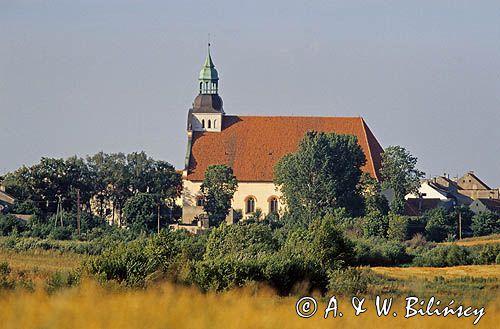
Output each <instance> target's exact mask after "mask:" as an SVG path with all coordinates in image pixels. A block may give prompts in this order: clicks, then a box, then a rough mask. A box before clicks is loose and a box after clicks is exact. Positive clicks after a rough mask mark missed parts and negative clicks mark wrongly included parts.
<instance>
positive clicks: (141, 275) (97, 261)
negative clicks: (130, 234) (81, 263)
mask: <svg viewBox="0 0 500 329" xmlns="http://www.w3.org/2000/svg"><path fill="white" fill-rule="evenodd" d="M144 245H145V243H144V241H142V240H138V241H134V242H131V243H128V244H125V243H120V244H118V245H117V246H115V247H113V248H110V249H107V250H105V251H104V252H103V253H102V255H100V256H96V257H93V258H91V259H89V260H88V261H87V263H86V265H85V269H86V271H87V272H88V273H90V274H93V275H96V276H97V277H98V278H99V279H105V280H115V281H117V282H119V283H124V284H126V285H127V286H130V287H140V286H143V285H144V282H145V281H144V280H145V278H146V276H147V275H148V274H150V273H152V272H153V269H152V268H150V267H149V264H150V262H149V259H148V257H147V256H146V254H145V252H144Z"/></svg>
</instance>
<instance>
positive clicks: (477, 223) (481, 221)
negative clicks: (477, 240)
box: [471, 211, 500, 236]
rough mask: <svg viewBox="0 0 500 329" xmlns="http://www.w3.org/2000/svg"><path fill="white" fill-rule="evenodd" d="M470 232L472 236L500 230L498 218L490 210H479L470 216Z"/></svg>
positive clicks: (499, 219)
mask: <svg viewBox="0 0 500 329" xmlns="http://www.w3.org/2000/svg"><path fill="white" fill-rule="evenodd" d="M471 228H472V233H473V234H474V236H481V235H488V234H493V233H499V232H500V218H499V217H498V215H496V214H494V213H492V212H489V211H488V212H480V213H479V214H477V215H474V216H473V217H472V225H471Z"/></svg>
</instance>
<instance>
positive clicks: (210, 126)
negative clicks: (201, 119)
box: [208, 120, 212, 128]
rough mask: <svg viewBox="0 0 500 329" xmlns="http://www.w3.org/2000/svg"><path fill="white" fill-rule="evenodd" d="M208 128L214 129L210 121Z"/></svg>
mask: <svg viewBox="0 0 500 329" xmlns="http://www.w3.org/2000/svg"><path fill="white" fill-rule="evenodd" d="M208 128H212V122H211V121H210V120H208Z"/></svg>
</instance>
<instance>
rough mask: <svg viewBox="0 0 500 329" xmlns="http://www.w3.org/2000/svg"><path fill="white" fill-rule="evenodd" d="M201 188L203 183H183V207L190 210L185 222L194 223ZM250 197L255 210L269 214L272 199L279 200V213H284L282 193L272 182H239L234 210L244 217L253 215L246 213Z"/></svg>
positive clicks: (184, 217) (235, 194)
mask: <svg viewBox="0 0 500 329" xmlns="http://www.w3.org/2000/svg"><path fill="white" fill-rule="evenodd" d="M200 186H201V182H192V181H189V180H184V181H183V188H182V196H181V198H182V206H183V208H187V207H189V209H190V211H189V214H186V216H184V214H183V222H190V221H192V218H191V217H194V216H195V215H196V214H194V213H193V211H191V210H193V208H194V207H196V198H197V197H198V196H200V195H201V193H200ZM249 197H253V198H254V199H255V209H260V210H261V211H262V213H263V214H264V215H266V214H268V213H269V201H270V199H271V198H272V197H276V198H277V199H278V211H279V212H280V213H282V212H283V210H284V206H283V204H282V201H281V193H280V192H279V191H278V190H277V188H276V186H275V185H274V184H273V183H271V182H238V190H237V191H236V192H235V193H234V197H233V200H232V208H233V209H235V210H241V211H242V214H243V216H244V217H248V216H250V215H251V214H246V213H245V208H246V207H245V206H246V200H247V199H248V198H249ZM196 208H198V209H199V211H200V213H201V212H202V211H203V209H202V208H201V207H196ZM188 217H189V218H188Z"/></svg>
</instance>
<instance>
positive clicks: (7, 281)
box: [0, 262, 16, 290]
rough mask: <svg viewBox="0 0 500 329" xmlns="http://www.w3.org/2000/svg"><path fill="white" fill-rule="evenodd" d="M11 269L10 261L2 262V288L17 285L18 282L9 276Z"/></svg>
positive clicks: (0, 268)
mask: <svg viewBox="0 0 500 329" xmlns="http://www.w3.org/2000/svg"><path fill="white" fill-rule="evenodd" d="M11 271H12V269H11V268H10V266H9V263H8V262H1V263H0V289H2V290H3V289H13V288H14V287H15V286H16V282H15V281H14V280H13V279H11V278H10V276H9V275H10V272H11Z"/></svg>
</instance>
